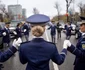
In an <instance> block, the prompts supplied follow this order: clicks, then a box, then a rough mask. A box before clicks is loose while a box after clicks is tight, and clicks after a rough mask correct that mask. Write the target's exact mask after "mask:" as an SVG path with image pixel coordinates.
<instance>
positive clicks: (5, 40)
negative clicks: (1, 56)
mask: <svg viewBox="0 0 85 70" xmlns="http://www.w3.org/2000/svg"><path fill="white" fill-rule="evenodd" d="M9 27H10V22H7V23H5V27H4V29H2V36H3V39H2V42H3V46H4V50H5V49H6V48H7V47H10V29H9Z"/></svg>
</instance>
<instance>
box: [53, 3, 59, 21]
mask: <svg viewBox="0 0 85 70" xmlns="http://www.w3.org/2000/svg"><path fill="white" fill-rule="evenodd" d="M54 7H55V8H56V10H57V13H58V20H60V18H59V15H60V11H61V8H60V6H59V3H58V2H56V3H55V6H54Z"/></svg>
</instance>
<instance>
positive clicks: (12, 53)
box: [0, 46, 17, 62]
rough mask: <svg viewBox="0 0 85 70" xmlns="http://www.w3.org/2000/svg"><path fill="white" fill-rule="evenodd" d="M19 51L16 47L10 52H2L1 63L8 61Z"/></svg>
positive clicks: (0, 55)
mask: <svg viewBox="0 0 85 70" xmlns="http://www.w3.org/2000/svg"><path fill="white" fill-rule="evenodd" d="M16 51H17V49H16V48H15V47H13V46H12V47H10V48H9V49H8V50H6V51H4V52H0V62H5V61H6V60H8V59H9V58H10V57H11V56H12V55H14V53H15V52H16Z"/></svg>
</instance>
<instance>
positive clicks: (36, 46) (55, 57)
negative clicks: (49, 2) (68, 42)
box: [19, 14, 67, 70]
mask: <svg viewBox="0 0 85 70" xmlns="http://www.w3.org/2000/svg"><path fill="white" fill-rule="evenodd" d="M48 21H50V19H49V17H48V16H46V15H42V14H36V15H32V16H30V17H29V18H28V19H27V22H28V23H30V24H31V26H32V29H31V30H32V35H33V36H34V38H33V39H32V40H31V41H29V42H25V43H22V44H21V46H20V48H19V58H20V62H21V63H22V64H26V63H27V67H26V70H49V61H50V59H52V61H53V62H55V63H56V64H58V65H61V64H62V63H63V62H64V60H65V57H66V54H67V50H66V46H65V43H64V46H63V50H62V53H61V54H59V53H58V50H57V47H56V45H55V44H54V43H52V42H48V41H46V40H44V39H43V37H42V35H43V34H44V32H45V25H46V24H45V23H47V22H48Z"/></svg>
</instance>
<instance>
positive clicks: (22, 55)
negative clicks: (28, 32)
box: [19, 48, 27, 64]
mask: <svg viewBox="0 0 85 70" xmlns="http://www.w3.org/2000/svg"><path fill="white" fill-rule="evenodd" d="M19 59H20V62H21V63H22V64H26V63H27V59H26V58H25V56H24V54H23V51H22V50H21V48H19Z"/></svg>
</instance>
